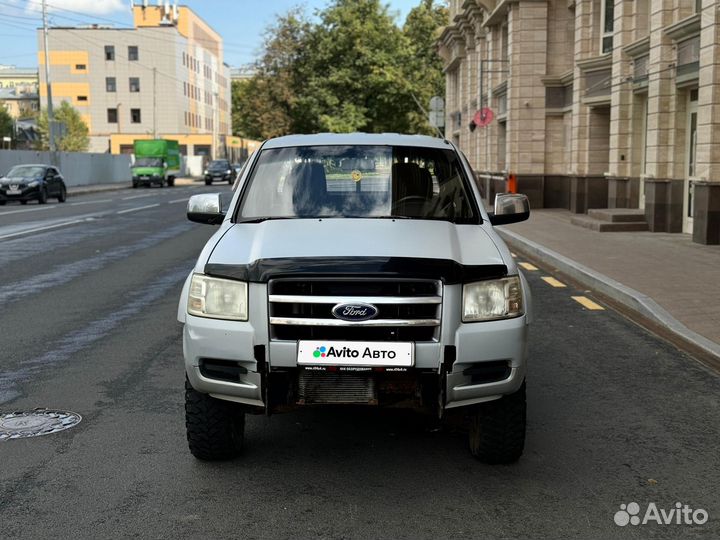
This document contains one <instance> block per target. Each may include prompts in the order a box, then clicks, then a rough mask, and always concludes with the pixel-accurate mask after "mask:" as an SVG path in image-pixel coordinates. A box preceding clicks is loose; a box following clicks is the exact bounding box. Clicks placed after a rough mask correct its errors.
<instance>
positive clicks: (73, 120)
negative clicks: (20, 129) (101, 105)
mask: <svg viewBox="0 0 720 540" xmlns="http://www.w3.org/2000/svg"><path fill="white" fill-rule="evenodd" d="M53 116H54V120H55V121H56V122H60V123H61V124H64V125H65V129H66V133H65V135H64V136H63V137H60V138H58V139H56V140H55V147H56V149H57V150H59V151H61V152H87V149H88V146H89V145H90V139H89V137H88V127H87V124H85V122H84V121H83V119H82V117H81V116H80V113H79V112H78V111H77V109H75V108H74V107H73V106H72V105H70V104H69V103H68V102H67V101H63V102H62V103H61V104H60V106H59V107H56V108H54V109H53ZM38 133H39V134H40V140H39V141H38V144H37V147H38V150H48V149H49V148H50V140H49V129H48V114H47V109H43V110H42V111H41V112H40V115H39V116H38Z"/></svg>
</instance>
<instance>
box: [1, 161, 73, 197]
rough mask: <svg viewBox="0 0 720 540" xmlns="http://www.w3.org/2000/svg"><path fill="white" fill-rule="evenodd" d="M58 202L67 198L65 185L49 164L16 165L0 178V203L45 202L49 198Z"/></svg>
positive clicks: (61, 177) (63, 180)
mask: <svg viewBox="0 0 720 540" xmlns="http://www.w3.org/2000/svg"><path fill="white" fill-rule="evenodd" d="M51 197H52V198H57V200H58V201H59V202H65V200H66V199H67V186H66V185H65V179H64V178H63V176H62V174H61V173H60V171H59V170H58V169H57V167H53V166H51V165H16V166H15V167H13V168H12V169H10V171H9V172H8V173H7V174H6V175H5V176H3V177H2V178H0V205H4V204H5V203H7V202H8V201H20V203H21V204H27V202H28V201H32V200H37V201H38V203H40V204H45V203H46V202H47V200H48V199H49V198H51Z"/></svg>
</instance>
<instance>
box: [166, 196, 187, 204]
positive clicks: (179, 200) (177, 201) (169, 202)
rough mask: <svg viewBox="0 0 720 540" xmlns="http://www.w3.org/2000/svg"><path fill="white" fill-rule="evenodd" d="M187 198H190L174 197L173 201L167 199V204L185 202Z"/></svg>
mask: <svg viewBox="0 0 720 540" xmlns="http://www.w3.org/2000/svg"><path fill="white" fill-rule="evenodd" d="M188 200H190V199H189V197H185V198H184V199H175V200H174V201H168V204H175V203H179V202H186V201H188Z"/></svg>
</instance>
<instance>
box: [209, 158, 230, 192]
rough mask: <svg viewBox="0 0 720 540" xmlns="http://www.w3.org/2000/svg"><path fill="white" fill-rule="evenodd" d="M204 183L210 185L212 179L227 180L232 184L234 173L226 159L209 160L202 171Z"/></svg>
mask: <svg viewBox="0 0 720 540" xmlns="http://www.w3.org/2000/svg"><path fill="white" fill-rule="evenodd" d="M204 175H205V184H206V185H208V186H209V185H210V184H212V183H213V181H215V182H217V181H220V182H227V183H228V184H232V183H233V180H235V174H234V173H233V169H232V167H231V166H230V162H229V161H228V160H227V159H215V160H213V161H211V162H210V165H208V166H207V169H205V171H204Z"/></svg>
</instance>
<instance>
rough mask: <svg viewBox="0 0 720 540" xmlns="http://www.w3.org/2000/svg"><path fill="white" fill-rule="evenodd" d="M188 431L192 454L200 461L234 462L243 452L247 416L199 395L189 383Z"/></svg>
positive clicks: (186, 393)
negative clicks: (227, 460) (228, 460)
mask: <svg viewBox="0 0 720 540" xmlns="http://www.w3.org/2000/svg"><path fill="white" fill-rule="evenodd" d="M185 428H186V430H187V440H188V446H189V447H190V453H191V454H192V455H193V456H195V457H196V458H197V459H202V460H203V461H216V460H222V459H231V458H234V457H237V456H238V455H239V454H240V452H241V451H242V448H243V439H244V436H245V413H243V412H241V411H240V410H238V407H237V406H236V405H235V404H234V403H231V402H228V401H223V400H220V399H215V398H213V397H210V396H209V395H207V394H203V393H201V392H198V391H197V390H195V389H194V388H193V387H192V386H191V385H190V383H189V382H188V381H187V380H186V381H185Z"/></svg>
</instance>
